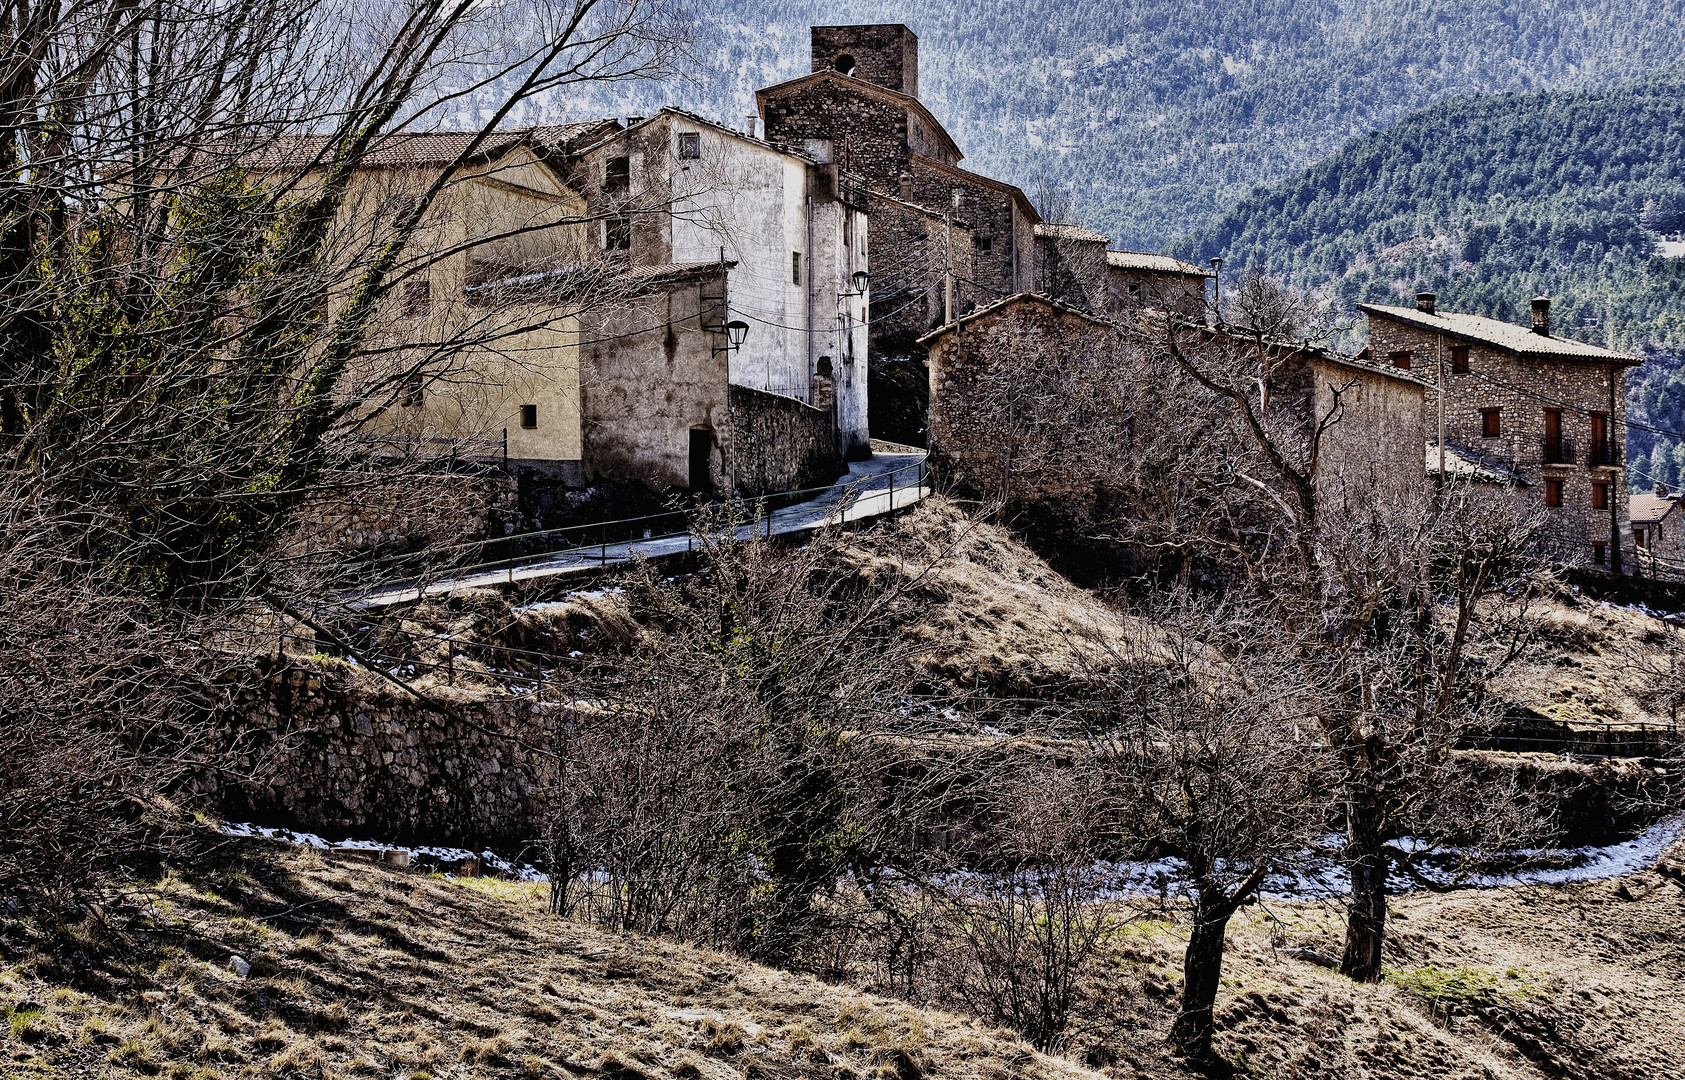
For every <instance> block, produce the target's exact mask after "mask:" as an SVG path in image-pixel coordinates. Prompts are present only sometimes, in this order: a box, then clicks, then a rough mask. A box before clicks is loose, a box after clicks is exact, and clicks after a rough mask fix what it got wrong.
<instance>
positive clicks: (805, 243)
mask: <svg viewBox="0 0 1685 1080" xmlns="http://www.w3.org/2000/svg"><path fill="white" fill-rule="evenodd" d="M570 166H571V168H570V172H569V177H570V180H571V181H572V182H573V183H574V184H575V185H576V186H577V187H578V188H579V189H580V190H581V191H582V192H583V193H584V197H585V201H586V204H587V207H588V210H589V213H590V215H591V217H592V218H594V219H596V220H595V230H596V235H595V237H594V238H593V240H594V242H595V243H596V245H597V246H598V247H599V248H600V249H601V251H602V253H603V257H604V258H605V259H606V260H609V261H611V262H614V261H618V262H620V263H622V264H624V265H625V266H627V267H629V268H632V269H636V270H652V271H653V270H655V269H656V268H662V267H684V268H694V267H699V266H700V265H701V264H704V263H713V264H715V266H716V267H717V268H718V273H717V275H716V288H717V291H716V293H715V294H714V295H712V296H710V297H704V301H706V303H705V304H704V306H710V305H711V306H712V307H714V308H715V309H717V316H718V317H717V319H715V320H714V321H715V322H716V323H718V324H722V325H729V324H732V323H737V324H741V326H742V332H741V335H740V340H736V341H733V342H732V343H731V345H730V347H729V349H728V351H727V352H726V353H725V354H724V355H725V357H726V362H727V366H728V371H729V382H730V384H731V385H733V386H737V387H747V388H751V389H754V390H757V391H759V392H761V393H763V394H770V395H776V396H778V397H782V398H787V399H791V400H793V401H796V402H799V403H800V404H801V405H802V406H803V407H804V408H807V409H814V410H820V411H823V412H825V413H826V414H827V415H828V416H829V417H830V418H831V423H832V425H833V427H834V430H835V433H836V434H835V442H836V452H837V453H838V454H839V455H842V456H867V455H869V454H870V452H871V450H870V443H869V435H868V423H867V388H866V328H867V311H868V307H869V305H870V302H871V296H870V284H869V278H870V274H869V271H868V251H867V242H868V236H867V214H868V205H867V201H866V192H865V189H864V187H863V186H861V185H859V184H858V183H855V182H853V181H852V179H851V178H850V177H849V176H848V175H847V174H846V173H845V172H843V171H842V170H840V169H839V168H838V166H837V164H836V163H835V162H834V161H833V160H832V152H831V146H830V144H829V143H827V142H826V141H825V140H822V139H812V140H807V142H806V144H805V145H804V147H803V148H801V149H795V148H791V147H786V146H775V145H773V144H771V143H768V142H766V141H764V140H761V139H757V138H753V137H750V136H748V135H746V134H744V133H742V132H738V131H733V130H731V129H729V128H726V127H723V126H721V125H719V124H715V123H712V122H711V121H708V120H704V119H702V118H701V117H697V116H693V115H691V114H689V113H685V112H682V111H680V110H677V109H663V110H661V111H660V112H659V113H657V114H655V115H654V116H650V117H647V118H639V119H637V120H636V121H635V122H633V123H630V124H629V125H628V126H627V128H626V130H624V131H617V132H614V133H612V134H610V135H608V136H607V137H606V138H604V139H602V140H601V141H599V142H597V143H596V144H594V145H591V146H587V147H584V148H582V149H581V150H579V151H578V152H577V153H575V154H573V155H572V156H571V159H570ZM656 276H657V277H660V276H661V275H660V274H659V273H657V275H656ZM684 288H685V289H686V291H687V294H688V292H689V291H690V290H691V289H692V286H691V285H689V284H686V285H685V286H684ZM682 314H691V313H682ZM696 314H700V312H699V311H698V312H697V313H696ZM620 317H622V316H619V315H617V318H620ZM710 317H712V316H710ZM651 328H654V324H652V327H649V328H643V329H651ZM629 332H631V330H630V329H628V328H625V327H621V328H620V329H618V330H617V331H616V332H615V333H614V334H609V333H593V334H592V335H590V336H591V338H592V339H593V340H596V341H602V342H604V343H605V344H603V345H602V347H600V348H599V347H598V346H596V345H593V346H590V347H591V348H593V349H596V350H597V352H598V353H599V354H600V355H599V359H598V361H597V363H596V364H595V365H594V367H595V369H596V370H597V371H598V373H599V375H602V373H603V372H604V371H605V370H606V366H608V365H610V364H615V363H624V362H628V361H629V362H630V363H632V365H633V366H634V367H639V366H642V365H643V364H644V360H643V359H642V353H638V352H636V351H635V350H634V352H633V353H631V354H629V353H628V352H627V349H626V347H625V346H623V345H621V344H617V343H616V342H615V338H616V337H617V336H619V335H624V334H626V333H629ZM633 336H634V339H635V340H637V341H640V342H641V341H643V340H645V336H644V334H643V333H642V330H640V331H639V332H638V333H636V334H634V335H633ZM651 340H654V339H651ZM665 350H666V346H665V345H663V346H662V349H661V350H658V351H657V356H664V358H665V362H667V363H671V362H672V356H671V355H670V354H667V353H666V351H665ZM657 367H659V364H657ZM720 395H721V396H720V397H719V400H720V401H723V400H724V397H723V395H724V387H723V386H722V387H721V388H720ZM590 396H591V392H590V390H589V388H588V389H587V391H586V397H587V398H588V399H589V398H590ZM700 406H701V402H699V401H698V402H691V403H690V404H689V405H686V406H684V407H683V408H680V407H679V406H677V405H675V408H679V411H684V409H689V412H690V414H694V415H689V414H687V415H688V419H686V420H684V421H682V422H681V421H680V420H679V419H678V418H677V415H676V414H675V421H674V425H673V429H672V431H671V432H669V435H670V436H671V438H670V439H669V441H675V440H676V441H678V442H684V443H685V445H687V446H688V440H690V439H694V438H697V437H698V436H697V435H695V434H693V433H695V432H698V431H708V430H712V431H714V432H716V441H717V442H718V444H719V445H718V446H717V447H716V448H715V450H714V451H711V452H713V453H715V454H716V455H719V454H723V453H725V447H726V444H727V442H728V441H729V440H727V439H726V438H725V436H724V435H723V434H718V433H719V432H720V431H721V429H720V428H719V427H718V426H717V425H716V424H715V421H713V420H704V419H703V418H702V414H701V412H699V411H698V409H699V407H700ZM769 408H781V406H774V405H772V404H771V403H769ZM663 445H664V446H665V444H663ZM650 448H651V450H652V451H653V450H654V449H655V447H654V444H650ZM689 453H690V451H689V450H688V449H687V451H686V460H687V461H688V460H689V457H688V455H689ZM662 455H663V456H664V457H670V456H671V454H670V453H669V452H668V451H667V450H665V449H664V450H663V451H662ZM650 460H651V462H653V461H654V460H655V459H654V458H653V457H652V458H651V459H650ZM726 471H727V472H728V473H729V472H731V471H732V470H731V469H730V468H728V469H727V470H726ZM762 472H763V473H764V470H762Z"/></svg>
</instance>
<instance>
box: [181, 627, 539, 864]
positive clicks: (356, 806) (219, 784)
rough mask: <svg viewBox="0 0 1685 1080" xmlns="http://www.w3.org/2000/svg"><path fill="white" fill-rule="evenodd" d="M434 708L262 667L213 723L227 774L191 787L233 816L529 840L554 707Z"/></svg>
mask: <svg viewBox="0 0 1685 1080" xmlns="http://www.w3.org/2000/svg"><path fill="white" fill-rule="evenodd" d="M427 693H428V695H429V696H430V698H432V699H433V701H434V702H435V703H436V704H428V703H424V702H421V701H418V700H417V699H416V698H415V697H413V696H412V695H410V694H408V693H407V692H406V691H403V690H400V689H399V688H397V687H395V686H393V685H391V684H390V683H387V682H386V681H384V680H382V679H379V678H378V677H377V676H374V675H372V674H370V673H369V672H366V671H360V670H357V669H355V668H352V667H350V666H349V665H346V664H343V663H340V662H337V661H331V660H330V661H324V662H313V661H307V660H289V661H288V662H286V663H284V664H281V665H276V666H271V667H268V668H266V669H265V670H264V672H263V678H262V679H261V680H254V688H253V689H252V690H251V691H249V692H248V693H247V694H246V695H245V697H244V699H243V700H242V701H241V703H240V705H239V707H238V708H237V709H236V710H235V711H234V712H232V713H229V714H225V715H224V716H223V717H222V718H221V723H220V728H221V731H222V749H224V750H226V751H228V752H229V753H230V754H231V755H232V768H231V770H230V771H228V772H222V771H215V772H206V773H204V774H201V775H199V776H198V777H196V778H195V779H194V780H193V782H192V787H193V789H194V791H195V793H196V794H197V795H199V796H201V797H204V798H206V799H208V800H209V801H210V802H211V803H212V804H213V805H214V806H216V807H217V809H218V810H219V812H220V813H222V814H223V815H224V816H225V817H227V818H229V819H231V820H245V821H257V822H260V823H262V824H266V825H284V826H287V827H290V828H295V829H301V830H305V831H309V832H317V833H321V834H324V835H326V836H328V837H330V838H337V837H346V836H354V837H364V838H370V839H379V840H386V841H392V842H423V843H444V844H452V845H457V846H463V847H474V848H478V847H483V846H487V845H490V846H493V847H498V848H500V849H514V848H518V847H520V846H521V845H523V844H525V843H527V842H529V841H530V840H531V839H532V838H533V837H534V836H535V835H536V833H537V831H538V828H539V821H540V819H541V815H542V809H543V805H544V768H545V762H546V761H547V758H546V757H545V747H546V731H547V728H548V725H549V721H550V718H551V717H552V716H554V715H556V714H557V713H558V712H559V711H560V710H561V708H562V707H561V706H559V705H537V704H534V703H533V701H532V700H531V699H520V698H509V699H500V698H487V697H484V696H481V695H477V694H471V693H467V692H463V691H453V690H451V689H449V688H437V687H435V688H432V689H429V690H428V691H427Z"/></svg>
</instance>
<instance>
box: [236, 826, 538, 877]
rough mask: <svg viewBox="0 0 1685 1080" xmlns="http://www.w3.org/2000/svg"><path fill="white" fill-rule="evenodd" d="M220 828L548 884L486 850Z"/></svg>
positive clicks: (530, 870) (528, 869)
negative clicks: (467, 866) (466, 864)
mask: <svg viewBox="0 0 1685 1080" xmlns="http://www.w3.org/2000/svg"><path fill="white" fill-rule="evenodd" d="M219 824H220V827H221V829H222V831H223V833H224V834H225V835H228V836H261V837H264V838H265V839H269V840H282V841H285V842H287V843H289V844H297V845H299V846H300V847H312V848H316V849H317V850H318V851H402V852H407V853H409V854H410V855H411V856H415V855H420V856H423V857H425V858H429V859H436V860H438V861H439V862H442V863H452V862H457V863H459V862H463V861H464V860H466V859H478V860H480V865H482V866H488V867H491V868H492V869H494V870H496V871H497V872H498V873H501V874H507V875H509V876H510V877H513V878H517V879H519V880H521V881H548V880H550V879H549V878H548V877H546V876H545V875H544V874H543V873H541V872H540V871H539V870H538V869H537V868H536V867H533V866H530V865H528V864H526V863H516V862H514V861H512V860H510V859H505V858H503V857H502V856H501V855H498V854H497V853H495V852H493V851H491V850H489V849H488V850H485V851H469V850H468V849H467V848H454V847H437V846H432V845H418V846H415V847H405V846H403V845H399V844H383V843H380V842H379V841H375V840H357V839H350V840H334V841H328V840H325V839H323V838H322V837H320V836H317V835H316V834H315V833H307V832H299V831H298V830H296V829H285V828H270V827H269V826H266V825H252V824H249V823H244V822H229V821H224V822H221V823H219Z"/></svg>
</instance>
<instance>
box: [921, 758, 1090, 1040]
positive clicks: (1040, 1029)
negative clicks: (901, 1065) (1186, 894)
mask: <svg viewBox="0 0 1685 1080" xmlns="http://www.w3.org/2000/svg"><path fill="white" fill-rule="evenodd" d="M1069 753H1070V750H1069V748H1064V747H1050V746H1046V745H1043V746H1035V745H1031V744H1014V745H1011V746H1008V747H1003V748H1001V751H1000V752H997V753H996V754H993V755H990V756H991V757H992V758H993V768H992V769H990V770H988V772H987V773H986V774H985V775H984V776H982V777H980V778H979V779H978V781H977V783H976V799H977V807H976V809H977V812H978V814H979V818H980V822H979V823H980V825H981V827H982V829H983V830H984V833H983V837H982V839H981V842H980V843H978V844H977V845H976V848H975V850H973V851H971V852H970V853H969V858H967V859H966V860H965V862H968V863H970V864H971V865H962V867H960V868H958V869H957V871H956V872H954V873H952V874H950V875H948V877H947V878H946V881H947V885H946V887H945V888H944V889H942V890H941V896H942V899H943V902H944V907H945V910H946V913H947V918H946V919H945V920H944V922H945V930H946V941H947V950H948V954H947V956H946V957H944V958H941V959H940V960H938V962H937V963H936V964H935V972H936V974H937V976H938V978H941V979H942V980H944V981H945V982H946V983H947V984H948V986H949V987H950V990H951V992H952V993H953V994H955V995H956V996H958V998H959V999H960V1000H962V1001H964V1002H965V1003H966V1004H967V1005H968V1006H969V1007H970V1008H971V1009H972V1010H973V1011H974V1012H976V1013H978V1014H979V1015H982V1016H985V1017H987V1018H989V1019H990V1020H992V1021H994V1022H995V1023H1000V1024H1006V1025H1008V1026H1010V1027H1012V1028H1014V1029H1015V1030H1017V1031H1019V1032H1020V1033H1022V1034H1023V1036H1024V1038H1025V1039H1027V1040H1029V1042H1030V1044H1031V1045H1033V1046H1035V1047H1036V1048H1037V1049H1038V1050H1043V1051H1047V1052H1054V1051H1056V1050H1058V1049H1060V1048H1061V1047H1062V1046H1063V1045H1064V1044H1065V1041H1066V1038H1067V1030H1066V1029H1067V1028H1068V1027H1069V1025H1070V1022H1071V1018H1072V1016H1073V1014H1074V1012H1075V1010H1076V1009H1077V1008H1078V1007H1079V1006H1080V1005H1081V1004H1082V1001H1083V994H1082V985H1083V982H1084V980H1085V979H1086V978H1087V977H1088V976H1090V975H1091V974H1092V971H1091V968H1090V965H1091V963H1092V962H1093V960H1094V959H1095V957H1096V955H1097V954H1098V952H1099V950H1100V949H1101V947H1102V946H1103V945H1104V944H1105V942H1106V940H1107V938H1108V937H1109V935H1110V934H1111V933H1112V932H1113V931H1114V930H1115V929H1116V928H1117V925H1118V923H1119V921H1120V920H1119V916H1118V914H1117V912H1116V910H1115V908H1114V905H1113V904H1112V903H1110V902H1109V898H1108V897H1107V896H1106V890H1107V888H1108V887H1109V886H1110V885H1111V884H1112V880H1111V879H1112V875H1111V874H1109V873H1108V870H1107V867H1106V866H1105V865H1104V863H1103V862H1102V861H1101V857H1102V854H1103V853H1104V850H1105V848H1104V844H1105V842H1106V840H1107V839H1108V829H1107V824H1106V821H1105V816H1104V815H1105V812H1106V809H1107V799H1106V798H1105V795H1104V792H1103V790H1102V777H1101V776H1100V774H1099V773H1098V772H1097V771H1096V770H1095V769H1094V768H1093V767H1092V761H1091V760H1089V759H1088V758H1087V755H1083V757H1082V759H1081V760H1071V759H1067V760H1063V761H1061V760H1059V758H1061V757H1066V756H1067V755H1068V754H1069Z"/></svg>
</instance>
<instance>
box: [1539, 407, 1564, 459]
mask: <svg viewBox="0 0 1685 1080" xmlns="http://www.w3.org/2000/svg"><path fill="white" fill-rule="evenodd" d="M1565 449H1567V448H1566V447H1564V446H1563V445H1562V410H1561V409H1546V410H1545V445H1544V452H1545V464H1546V465H1566V464H1567V463H1568V456H1567V455H1566V454H1565V453H1563V451H1564V450H1565Z"/></svg>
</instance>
